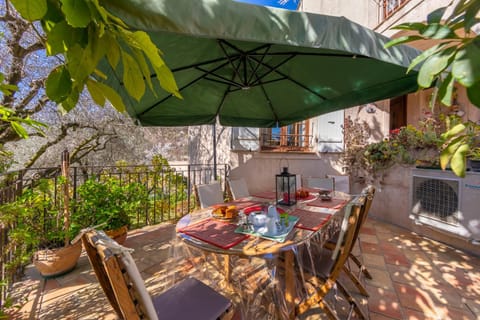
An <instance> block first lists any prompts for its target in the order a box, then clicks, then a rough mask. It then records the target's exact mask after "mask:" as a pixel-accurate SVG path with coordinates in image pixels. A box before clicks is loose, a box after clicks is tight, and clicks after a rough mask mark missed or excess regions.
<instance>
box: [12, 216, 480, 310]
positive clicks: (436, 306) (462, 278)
mask: <svg viewBox="0 0 480 320" xmlns="http://www.w3.org/2000/svg"><path fill="white" fill-rule="evenodd" d="M172 239H174V229H173V226H172V225H171V224H163V225H158V226H154V227H149V228H147V229H142V230H137V231H133V232H131V233H130V234H129V238H128V240H127V242H126V245H127V246H128V247H131V248H134V249H135V252H134V258H135V260H136V262H137V265H138V267H139V269H140V271H141V272H142V275H143V277H144V279H145V283H146V285H147V288H148V290H149V291H150V292H151V293H152V294H156V293H159V292H161V291H163V290H164V289H165V288H166V287H167V286H169V285H171V283H172V282H174V281H175V277H178V276H182V275H183V276H184V275H185V274H188V273H192V272H194V271H195V270H197V269H196V268H197V267H198V265H201V264H202V263H204V260H202V259H201V258H199V257H193V258H190V259H186V260H185V259H184V258H182V257H183V255H184V252H181V254H179V251H178V249H174V248H177V247H178V244H177V243H176V240H172ZM355 252H356V254H360V253H361V256H362V259H363V261H364V263H365V264H366V265H367V266H368V269H369V271H370V272H371V274H372V276H373V279H372V280H368V279H365V280H363V281H364V283H365V286H366V288H367V290H368V292H369V294H370V297H369V298H368V299H366V298H364V297H362V296H361V295H360V294H359V293H355V292H357V291H356V290H355V288H353V286H351V285H350V286H348V287H349V289H350V291H351V292H352V293H353V294H354V296H355V297H356V298H357V300H358V301H360V303H361V304H362V308H363V309H364V311H365V313H366V314H368V315H369V317H370V319H372V320H373V319H375V320H385V319H410V320H423V319H432V320H433V319H452V320H458V319H461V320H463V319H480V258H479V257H474V256H471V255H469V254H467V253H464V252H461V251H459V250H455V249H452V248H450V247H448V246H446V245H443V244H441V243H438V242H436V241H432V240H429V239H426V238H423V237H420V236H418V235H416V234H413V233H411V232H409V231H406V230H404V229H401V228H398V227H395V226H392V225H389V224H385V223H382V222H379V221H375V220H368V221H367V222H366V224H365V225H364V228H363V230H362V232H361V235H360V241H359V242H358V244H357V246H356V248H355ZM177 279H178V278H177ZM209 280H210V281H212V282H215V281H216V279H215V277H213V278H212V277H209ZM344 280H345V281H344V282H345V283H347V282H348V281H347V279H344ZM218 283H220V282H218ZM219 286H220V285H219ZM12 298H14V299H15V301H16V306H17V307H18V309H15V310H17V311H16V312H13V313H12V319H55V320H56V319H116V317H115V315H114V314H113V313H112V309H111V308H110V306H109V304H108V302H107V301H106V298H105V297H104V295H103V292H102V291H101V289H100V287H99V285H98V282H97V280H96V278H95V276H94V274H93V272H92V270H91V268H90V265H89V263H88V260H87V259H86V257H85V256H84V255H82V257H81V258H80V261H79V263H78V266H77V268H76V269H75V270H74V271H73V272H71V273H69V274H67V275H65V276H62V277H59V278H55V279H48V280H44V279H42V278H41V277H40V276H39V275H38V273H37V272H36V271H35V270H34V269H33V268H28V269H27V276H26V277H25V279H24V281H22V282H20V283H17V284H16V285H15V290H14V292H13V293H12ZM232 299H233V298H232ZM329 300H330V301H331V302H333V303H334V305H335V307H336V308H337V309H338V310H339V312H340V318H341V319H343V317H344V315H343V313H342V310H343V309H344V305H342V301H341V299H340V301H339V302H337V303H335V301H333V300H334V297H333V296H331V297H329ZM234 301H235V300H234ZM12 310H13V309H12ZM246 318H247V319H248V320H250V318H249V317H246ZM265 318H268V319H275V317H268V316H266V317H265ZM301 319H309V320H310V319H325V316H324V315H322V314H321V311H320V310H319V309H318V308H313V309H311V310H309V311H308V312H307V313H306V314H305V315H303V316H302V317H301Z"/></svg>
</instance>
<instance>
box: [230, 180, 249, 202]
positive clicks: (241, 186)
mask: <svg viewBox="0 0 480 320" xmlns="http://www.w3.org/2000/svg"><path fill="white" fill-rule="evenodd" d="M228 186H229V188H230V192H231V193H232V197H233V200H237V199H241V198H246V197H249V196H250V192H249V191H248V186H247V183H246V182H245V179H243V178H240V179H236V180H228Z"/></svg>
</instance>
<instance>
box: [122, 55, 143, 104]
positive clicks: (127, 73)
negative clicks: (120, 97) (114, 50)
mask: <svg viewBox="0 0 480 320" xmlns="http://www.w3.org/2000/svg"><path fill="white" fill-rule="evenodd" d="M122 64H123V84H124V85H125V89H127V92H128V94H129V95H130V96H132V97H133V98H135V99H136V100H137V101H140V99H141V98H142V96H143V94H144V93H145V81H144V80H143V75H142V72H141V71H140V67H139V66H138V63H137V62H136V61H135V59H133V57H132V56H131V55H129V54H128V53H126V52H125V51H122Z"/></svg>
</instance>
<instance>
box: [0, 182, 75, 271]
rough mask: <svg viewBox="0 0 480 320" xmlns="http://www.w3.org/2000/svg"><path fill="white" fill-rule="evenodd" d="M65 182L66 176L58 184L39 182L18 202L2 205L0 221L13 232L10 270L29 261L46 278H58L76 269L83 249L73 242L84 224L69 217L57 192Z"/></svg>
mask: <svg viewBox="0 0 480 320" xmlns="http://www.w3.org/2000/svg"><path fill="white" fill-rule="evenodd" d="M65 183H66V182H65V180H64V178H63V177H60V178H59V180H58V181H57V184H54V183H53V181H52V180H50V179H40V180H39V181H38V182H36V183H35V185H34V186H32V187H31V188H29V189H27V190H25V191H24V192H23V194H22V195H21V196H20V197H19V198H18V199H17V200H16V201H14V202H12V203H8V204H4V205H2V208H1V210H2V215H1V222H2V224H3V226H4V227H6V228H8V229H9V230H10V233H9V245H10V246H11V249H13V250H14V256H15V260H14V261H13V262H12V263H11V265H10V266H8V267H9V269H10V270H15V269H16V268H17V267H18V266H22V265H25V264H26V263H29V262H30V261H33V264H34V265H35V267H36V268H37V270H38V271H39V272H40V274H41V275H42V276H44V277H54V276H59V275H62V274H65V273H67V272H69V271H70V270H72V269H73V268H75V266H76V264H77V261H78V258H79V257H80V254H81V251H82V246H81V243H80V242H77V243H75V244H71V243H70V240H71V239H73V238H74V237H75V236H76V235H77V234H78V232H79V231H80V230H81V229H82V228H83V227H84V225H82V224H81V223H79V222H81V220H79V219H76V217H75V216H73V215H72V216H70V214H69V212H68V208H66V207H65V203H64V201H63V200H62V197H61V193H60V192H58V191H59V189H61V188H62V187H63V186H64V185H65ZM66 216H68V220H69V221H68V223H66V220H65V218H66ZM70 222H71V223H70Z"/></svg>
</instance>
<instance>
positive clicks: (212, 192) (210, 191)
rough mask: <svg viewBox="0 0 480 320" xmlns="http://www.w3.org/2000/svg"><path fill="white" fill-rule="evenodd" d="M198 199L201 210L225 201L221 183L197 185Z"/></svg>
mask: <svg viewBox="0 0 480 320" xmlns="http://www.w3.org/2000/svg"><path fill="white" fill-rule="evenodd" d="M196 188H197V197H198V202H199V203H200V207H201V208H207V207H210V206H212V205H214V204H217V203H222V202H224V201H223V191H222V187H221V186H220V183H219V182H213V183H210V184H200V185H197V187H196Z"/></svg>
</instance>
